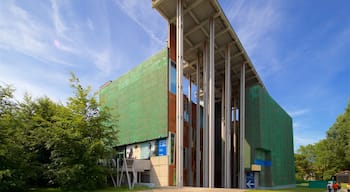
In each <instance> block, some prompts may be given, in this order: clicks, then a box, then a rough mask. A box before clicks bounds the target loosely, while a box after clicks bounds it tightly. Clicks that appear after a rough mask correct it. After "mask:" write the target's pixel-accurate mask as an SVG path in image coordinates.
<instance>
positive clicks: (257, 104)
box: [246, 86, 295, 187]
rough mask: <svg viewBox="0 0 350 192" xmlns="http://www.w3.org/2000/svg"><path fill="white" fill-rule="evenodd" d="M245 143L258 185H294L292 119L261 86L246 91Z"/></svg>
mask: <svg viewBox="0 0 350 192" xmlns="http://www.w3.org/2000/svg"><path fill="white" fill-rule="evenodd" d="M246 140H247V143H248V145H249V148H250V151H251V156H250V159H249V160H250V161H251V163H252V164H258V165H261V168H262V170H261V172H260V176H259V178H260V181H259V185H260V186H262V187H275V186H283V185H291V184H295V166H294V150H293V126H292V118H291V117H290V116H289V115H288V114H287V113H286V112H285V111H284V110H283V109H282V108H281V107H280V106H279V105H278V104H277V102H275V101H274V100H273V98H272V97H271V96H270V95H269V94H268V93H267V91H266V90H265V89H264V88H262V87H261V86H253V87H250V88H247V89H246Z"/></svg>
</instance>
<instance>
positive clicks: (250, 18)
mask: <svg viewBox="0 0 350 192" xmlns="http://www.w3.org/2000/svg"><path fill="white" fill-rule="evenodd" d="M227 7H228V8H226V9H225V7H224V9H225V12H226V14H227V17H228V19H229V20H230V21H231V23H232V25H233V27H234V30H235V31H236V32H237V35H238V37H239V39H240V40H241V42H242V44H243V45H244V47H245V49H246V50H247V53H248V55H250V56H253V57H252V58H253V62H254V61H258V62H256V63H254V65H255V66H256V68H257V70H258V71H259V73H260V74H261V75H263V76H268V75H272V74H274V73H275V72H277V71H279V70H280V69H281V67H282V65H281V62H280V61H279V59H278V57H277V52H276V49H277V48H276V42H275V41H274V38H273V32H274V31H275V30H278V29H279V26H280V23H281V20H282V19H283V14H282V13H281V11H280V8H279V4H278V1H259V2H255V3H253V2H251V1H244V0H238V1H230V3H229V5H228V6H227Z"/></svg>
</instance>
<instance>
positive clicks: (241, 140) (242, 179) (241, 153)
mask: <svg viewBox="0 0 350 192" xmlns="http://www.w3.org/2000/svg"><path fill="white" fill-rule="evenodd" d="M240 89H241V90H240V93H241V94H240V105H239V107H240V108H239V117H240V119H239V125H240V126H239V129H240V131H239V149H240V150H239V188H241V189H244V188H245V173H244V162H245V159H244V140H245V63H243V64H242V65H241V87H240Z"/></svg>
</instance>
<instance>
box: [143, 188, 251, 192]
mask: <svg viewBox="0 0 350 192" xmlns="http://www.w3.org/2000/svg"><path fill="white" fill-rule="evenodd" d="M149 191H154V192H176V191H181V192H192V191H208V192H220V191H223V192H229V191H231V192H243V191H244V190H242V189H222V188H199V187H182V188H176V187H162V188H157V189H151V190H147V191H145V192H149Z"/></svg>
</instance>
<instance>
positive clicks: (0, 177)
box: [0, 85, 26, 191]
mask: <svg viewBox="0 0 350 192" xmlns="http://www.w3.org/2000/svg"><path fill="white" fill-rule="evenodd" d="M13 92H14V89H13V88H11V87H9V86H1V85H0V191H21V190H23V187H24V185H25V182H24V180H25V177H26V175H25V173H23V171H22V170H25V166H26V164H25V162H26V161H25V159H26V156H25V154H24V149H23V146H22V145H20V144H19V142H18V139H20V138H21V137H20V135H19V134H18V125H19V122H18V120H17V118H16V115H17V114H16V111H17V109H18V105H17V103H16V102H15V101H14V99H13Z"/></svg>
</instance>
